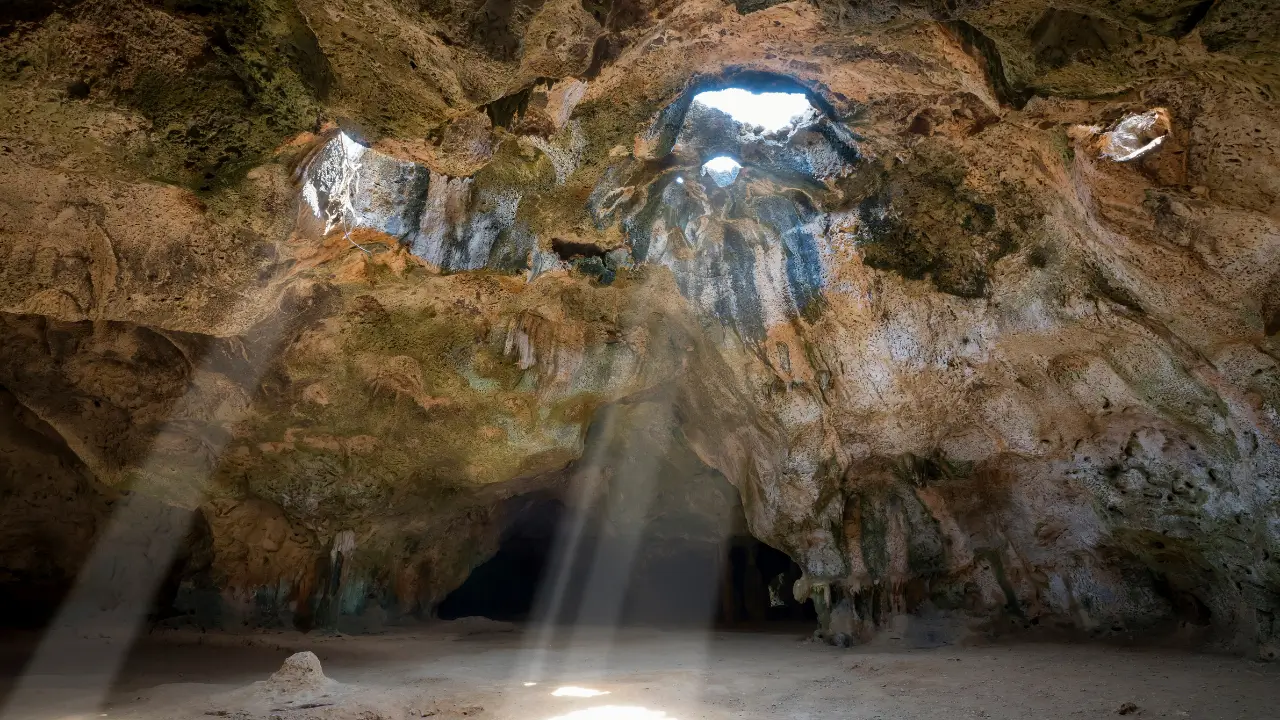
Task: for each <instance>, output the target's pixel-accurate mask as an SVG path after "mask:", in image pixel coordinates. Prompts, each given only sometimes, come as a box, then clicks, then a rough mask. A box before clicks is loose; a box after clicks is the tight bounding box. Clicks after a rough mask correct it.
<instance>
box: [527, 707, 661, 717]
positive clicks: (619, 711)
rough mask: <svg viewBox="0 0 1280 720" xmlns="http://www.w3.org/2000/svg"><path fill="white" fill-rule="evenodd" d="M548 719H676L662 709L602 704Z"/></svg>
mask: <svg viewBox="0 0 1280 720" xmlns="http://www.w3.org/2000/svg"><path fill="white" fill-rule="evenodd" d="M548 720H676V719H675V718H673V717H670V716H668V715H667V714H666V713H665V712H662V711H661V710H650V709H649V708H644V707H639V706H637V705H601V706H600V707H593V708H587V709H585V710H574V711H573V712H571V713H565V714H564V715H557V716H555V717H553V718H548Z"/></svg>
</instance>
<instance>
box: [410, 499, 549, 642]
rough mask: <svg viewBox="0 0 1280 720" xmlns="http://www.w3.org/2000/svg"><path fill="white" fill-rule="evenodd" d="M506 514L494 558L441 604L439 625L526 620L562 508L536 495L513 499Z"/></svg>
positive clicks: (545, 569) (547, 560) (546, 563)
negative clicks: (464, 620)
mask: <svg viewBox="0 0 1280 720" xmlns="http://www.w3.org/2000/svg"><path fill="white" fill-rule="evenodd" d="M505 510H506V514H507V516H506V517H507V519H506V530H505V532H504V533H503V536H502V541H501V544H500V545H499V546H498V552H497V554H495V555H494V556H493V557H492V558H489V560H488V561H486V562H485V563H484V564H482V565H481V566H479V567H477V568H476V569H475V570H472V571H471V575H470V576H468V577H467V581H466V582H464V583H463V584H462V587H459V588H458V589H457V590H454V591H453V592H452V593H450V594H449V596H448V597H446V598H445V599H444V602H442V603H440V606H439V607H438V608H437V610H436V613H437V615H438V616H439V617H440V619H442V620H456V619H458V618H461V617H470V616H476V615H479V616H482V617H487V618H489V619H491V620H502V621H507V622H519V621H524V620H528V619H530V615H531V614H532V613H533V607H534V602H535V601H536V600H537V595H538V588H539V587H541V586H542V580H543V577H544V575H546V572H547V568H548V566H549V564H550V561H551V554H552V551H553V549H554V545H555V541H556V531H557V528H558V527H559V526H560V523H561V522H562V521H563V519H564V517H565V515H566V513H565V507H564V505H562V504H561V503H560V502H559V501H558V500H556V499H554V498H551V497H547V496H542V495H536V496H532V497H517V498H513V499H512V500H510V501H508V505H507V507H506V508H505Z"/></svg>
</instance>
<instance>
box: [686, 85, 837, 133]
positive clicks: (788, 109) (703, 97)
mask: <svg viewBox="0 0 1280 720" xmlns="http://www.w3.org/2000/svg"><path fill="white" fill-rule="evenodd" d="M693 101H694V102H697V103H702V104H703V105H706V106H707V107H713V108H715V109H717V110H720V111H722V112H725V113H728V114H729V117H731V118H733V119H734V120H737V121H738V122H740V123H746V124H748V125H759V126H761V127H763V128H764V129H765V131H766V132H772V131H774V130H778V129H780V128H784V127H786V126H787V125H789V124H790V123H791V121H792V120H793V119H795V117H796V116H797V115H801V114H803V113H804V112H806V111H808V110H810V109H811V108H812V107H813V106H812V105H810V104H809V99H808V98H806V97H805V96H804V93H780V92H766V93H752V92H747V91H746V90H743V89H742V88H726V89H724V90H708V91H707V92H701V93H698V94H697V95H694V96H693Z"/></svg>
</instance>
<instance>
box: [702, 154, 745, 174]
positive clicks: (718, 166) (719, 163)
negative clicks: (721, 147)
mask: <svg viewBox="0 0 1280 720" xmlns="http://www.w3.org/2000/svg"><path fill="white" fill-rule="evenodd" d="M702 167H704V168H706V169H707V170H709V171H711V172H718V173H729V172H733V171H734V170H737V169H739V168H741V167H742V164H741V163H739V162H738V161H737V160H734V159H733V158H731V157H729V156H728V155H721V156H719V157H713V158H711V159H710V160H708V161H707V162H706V164H705V165H703V166H702Z"/></svg>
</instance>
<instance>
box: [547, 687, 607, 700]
mask: <svg viewBox="0 0 1280 720" xmlns="http://www.w3.org/2000/svg"><path fill="white" fill-rule="evenodd" d="M551 694H552V695H554V696H556V697H599V696H601V695H608V694H609V691H608V690H593V689H591V688H584V687H578V686H577V685H565V686H564V687H558V688H556V689H555V690H553V691H552V692H551Z"/></svg>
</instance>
